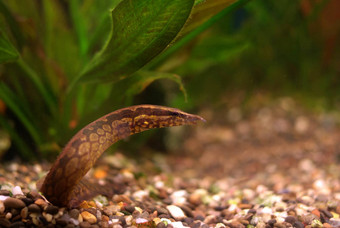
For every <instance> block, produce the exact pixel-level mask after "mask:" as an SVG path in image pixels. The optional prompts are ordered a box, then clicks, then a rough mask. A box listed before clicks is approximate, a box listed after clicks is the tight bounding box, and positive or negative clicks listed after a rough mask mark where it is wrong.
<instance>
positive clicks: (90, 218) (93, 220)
mask: <svg viewBox="0 0 340 228" xmlns="http://www.w3.org/2000/svg"><path fill="white" fill-rule="evenodd" d="M81 216H82V217H83V219H84V220H85V221H88V222H89V223H90V224H94V223H96V222H97V218H96V216H94V215H93V214H91V213H90V212H87V211H83V212H82V213H81Z"/></svg>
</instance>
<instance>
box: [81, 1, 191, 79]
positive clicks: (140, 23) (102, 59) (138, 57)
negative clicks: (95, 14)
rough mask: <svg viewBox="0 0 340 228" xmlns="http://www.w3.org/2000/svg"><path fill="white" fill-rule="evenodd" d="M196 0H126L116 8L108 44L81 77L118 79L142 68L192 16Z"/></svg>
mask: <svg viewBox="0 0 340 228" xmlns="http://www.w3.org/2000/svg"><path fill="white" fill-rule="evenodd" d="M193 4H194V0H143V1H140V0H124V1H122V2H121V3H120V4H119V5H118V6H117V7H116V8H115V9H114V10H113V11H112V24H113V29H112V33H111V37H110V40H109V42H108V43H107V45H106V46H105V48H104V49H103V50H102V51H101V52H100V53H99V54H97V55H96V56H95V57H94V59H93V60H92V61H91V62H90V64H89V65H88V66H87V67H86V68H85V70H84V71H83V72H82V74H81V75H80V80H81V81H94V82H103V81H115V80H117V79H119V78H121V77H124V76H127V75H130V74H132V73H134V72H135V71H137V70H139V69H140V68H141V67H143V66H144V65H145V64H146V63H148V62H149V61H150V60H151V59H153V58H154V57H155V56H157V55H158V54H159V53H160V52H162V51H163V50H164V49H165V48H166V47H167V46H168V45H169V44H170V43H171V41H172V40H173V39H174V38H175V37H176V35H177V34H178V33H179V31H180V30H181V28H182V27H183V25H184V23H185V22H186V20H187V19H188V17H189V14H190V12H191V8H192V6H193Z"/></svg>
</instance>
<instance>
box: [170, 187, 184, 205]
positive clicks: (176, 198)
mask: <svg viewBox="0 0 340 228" xmlns="http://www.w3.org/2000/svg"><path fill="white" fill-rule="evenodd" d="M187 195H188V192H187V191H185V190H179V191H175V192H173V193H172V194H171V195H170V198H171V200H172V202H173V203H174V204H178V205H183V204H185V203H186V202H187Z"/></svg>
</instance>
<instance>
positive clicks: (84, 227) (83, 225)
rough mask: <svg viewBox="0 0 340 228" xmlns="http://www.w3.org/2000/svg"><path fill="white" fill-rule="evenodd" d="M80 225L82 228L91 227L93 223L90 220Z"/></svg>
mask: <svg viewBox="0 0 340 228" xmlns="http://www.w3.org/2000/svg"><path fill="white" fill-rule="evenodd" d="M79 226H80V228H90V227H91V224H90V223H89V222H81V223H80V224H79Z"/></svg>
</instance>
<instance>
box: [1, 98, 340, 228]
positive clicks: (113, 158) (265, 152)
mask: <svg viewBox="0 0 340 228" xmlns="http://www.w3.org/2000/svg"><path fill="white" fill-rule="evenodd" d="M287 99H288V98H284V99H281V100H278V101H277V102H276V103H275V104H274V105H272V106H268V105H267V106H266V108H265V109H263V108H254V109H253V110H251V111H248V113H249V114H248V116H245V114H244V113H243V111H241V110H240V109H237V108H234V109H230V110H232V111H231V112H232V113H230V112H229V113H228V114H227V115H226V116H225V117H223V116H222V117H221V116H215V114H214V113H209V112H208V111H203V113H202V115H203V116H204V117H205V118H207V119H208V123H209V121H210V122H211V123H212V124H211V125H209V126H207V124H206V125H203V126H199V127H198V128H197V129H194V130H192V132H191V134H190V137H186V139H185V142H184V144H183V146H182V147H181V148H180V149H178V148H177V149H176V151H177V152H176V153H173V154H172V155H167V156H165V155H161V154H153V155H152V156H151V157H147V156H145V157H143V155H141V154H139V155H137V156H138V159H137V160H139V161H140V162H138V163H137V162H136V160H135V159H136V157H134V158H127V157H125V156H123V155H122V153H121V152H119V151H118V152H117V153H115V154H114V155H110V156H109V155H106V156H104V157H103V158H102V159H101V160H100V162H99V163H98V164H97V165H96V166H95V168H93V169H92V170H91V171H90V172H89V173H88V175H87V177H88V178H90V179H92V180H95V182H96V183H97V184H99V185H105V186H108V185H117V184H118V185H120V186H122V189H121V192H120V193H119V194H116V195H114V196H110V197H106V196H98V197H95V198H94V199H93V200H90V201H86V202H83V203H82V204H81V205H80V206H79V207H78V208H74V209H67V208H59V207H56V206H54V205H51V204H50V203H49V202H47V201H46V200H45V199H44V197H43V196H41V195H40V194H39V192H37V190H36V181H37V180H38V179H39V178H40V177H41V176H43V175H44V174H45V173H46V171H47V170H48V167H49V166H50V164H45V163H41V164H31V165H27V164H23V163H20V162H11V163H5V164H3V165H2V166H1V167H0V227H117V228H118V227H175V228H176V227H179V228H180V227H231V228H239V227H240V228H241V227H246V228H250V227H259V228H261V227H263V228H270V227H277V228H281V227H282V228H284V227H298V228H299V227H340V217H339V216H340V166H339V163H338V161H337V159H338V156H339V154H340V142H339V140H338V139H339V136H340V133H339V132H340V131H339V128H338V122H337V121H338V119H337V118H338V117H337V115H336V114H334V113H333V114H332V115H331V116H330V115H326V114H324V113H322V114H320V113H319V114H315V115H306V114H304V112H303V111H301V110H300V109H299V107H298V106H297V104H295V103H294V102H293V101H292V100H290V99H288V100H287ZM219 113H222V112H219ZM209 119H210V120H209ZM216 119H219V120H221V119H225V122H224V121H222V122H217V123H216V121H215V122H214V120H216ZM185 129H186V128H181V129H180V130H175V131H176V133H175V135H180V136H181V135H182V134H184V133H183V132H182V131H185ZM172 140H175V141H176V136H175V137H174V138H173V139H172ZM175 141H174V142H175ZM172 144H175V143H172Z"/></svg>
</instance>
